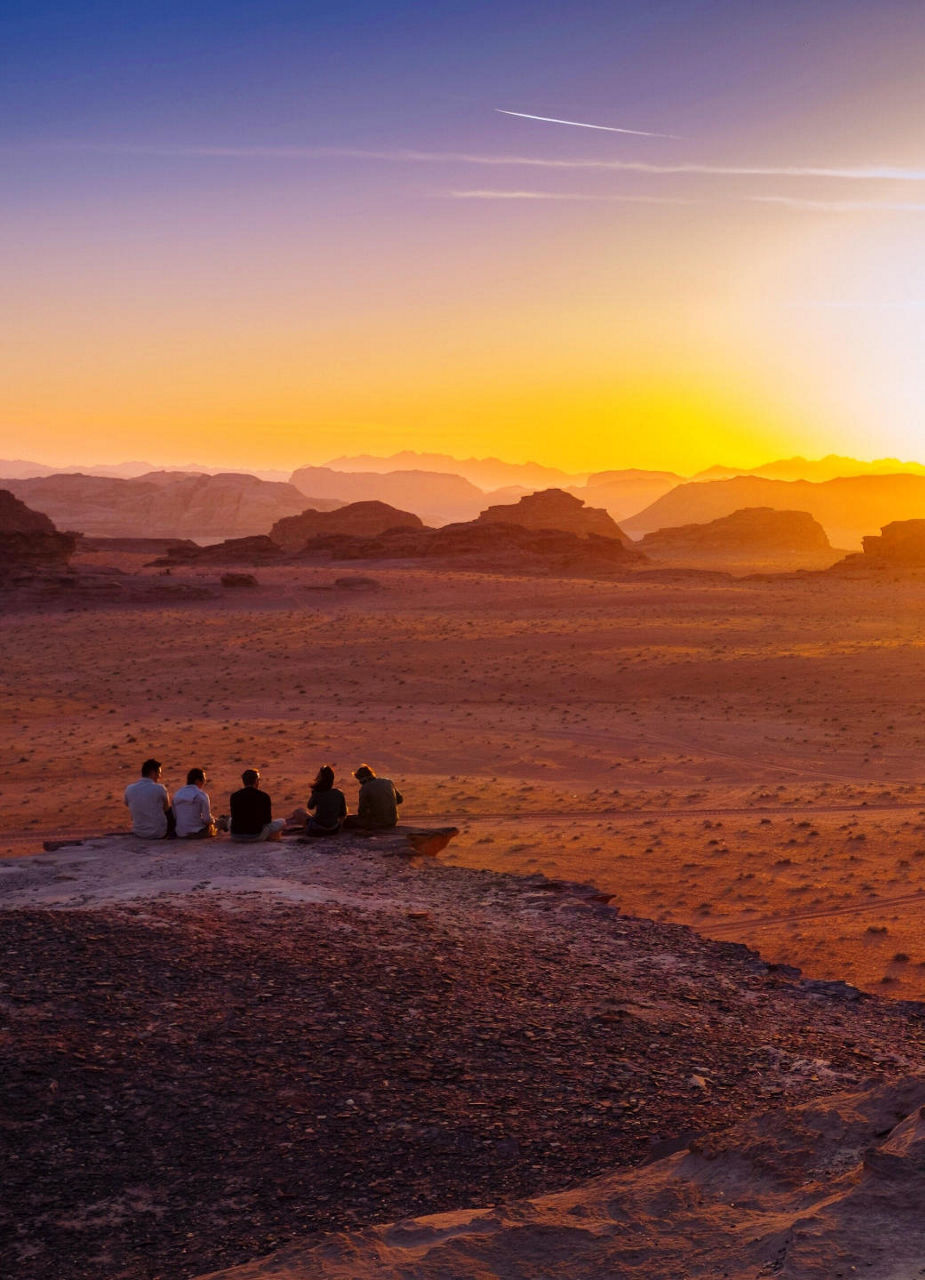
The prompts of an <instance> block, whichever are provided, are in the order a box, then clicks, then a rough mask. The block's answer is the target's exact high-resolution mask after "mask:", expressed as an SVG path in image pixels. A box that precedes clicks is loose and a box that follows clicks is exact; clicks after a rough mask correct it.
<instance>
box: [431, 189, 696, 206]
mask: <svg viewBox="0 0 925 1280" xmlns="http://www.w3.org/2000/svg"><path fill="white" fill-rule="evenodd" d="M441 194H442V195H444V196H447V197H449V198H450V199H453V200H566V201H569V200H571V201H576V200H577V201H590V202H597V203H600V202H603V203H605V204H702V203H703V202H702V201H700V200H691V199H686V198H685V197H684V196H633V195H626V196H622V195H590V194H588V193H586V192H581V191H577V192H562V191H486V190H474V191H445V192H441Z"/></svg>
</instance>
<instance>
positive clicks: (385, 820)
mask: <svg viewBox="0 0 925 1280" xmlns="http://www.w3.org/2000/svg"><path fill="white" fill-rule="evenodd" d="M353 776H354V777H355V778H356V780H357V782H358V783H359V784H360V794H359V797H358V799H357V814H356V818H355V819H354V820H353V821H352V822H350V823H349V824H345V825H350V826H357V827H366V828H367V829H369V830H375V831H385V830H388V828H389V827H394V826H395V824H396V823H397V822H398V806H399V805H400V804H401V803H402V800H403V799H404V797H403V796H402V793H401V792H400V791H399V790H398V789H397V788H396V786H395V784H394V782H393V781H392V780H391V778H377V777H376V775H375V773H374V772H373V771H372V769H370V767H369V765H368V764H361V765H360V767H359V769H356V770H355V771H354V774H353Z"/></svg>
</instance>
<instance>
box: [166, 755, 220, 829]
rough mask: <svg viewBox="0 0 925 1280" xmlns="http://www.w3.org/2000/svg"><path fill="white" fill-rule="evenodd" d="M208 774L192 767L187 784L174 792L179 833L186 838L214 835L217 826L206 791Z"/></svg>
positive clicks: (174, 808) (174, 805)
mask: <svg viewBox="0 0 925 1280" xmlns="http://www.w3.org/2000/svg"><path fill="white" fill-rule="evenodd" d="M205 785H206V775H205V774H204V773H203V771H202V770H201V769H190V771H189V773H188V774H187V775H186V786H185V787H181V788H180V790H179V791H176V792H174V797H173V811H174V813H175V814H176V815H177V835H178V836H180V837H182V839H184V840H204V839H206V838H207V837H208V836H214V835H215V833H216V831H217V827H216V825H215V823H214V821H213V820H212V809H211V804H210V801H209V797H208V796H207V795H206V793H205V790H204V788H205Z"/></svg>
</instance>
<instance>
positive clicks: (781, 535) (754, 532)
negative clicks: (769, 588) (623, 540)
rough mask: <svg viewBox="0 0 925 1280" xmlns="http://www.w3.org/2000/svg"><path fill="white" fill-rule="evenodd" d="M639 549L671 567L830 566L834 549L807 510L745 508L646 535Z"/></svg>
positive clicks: (820, 526)
mask: <svg viewBox="0 0 925 1280" xmlns="http://www.w3.org/2000/svg"><path fill="white" fill-rule="evenodd" d="M639 549H640V550H641V551H643V552H645V554H646V555H648V556H651V557H652V559H653V560H658V561H662V562H669V563H671V564H675V565H696V564H704V563H710V564H715V563H717V562H722V563H723V564H737V563H738V564H756V565H758V564H777V563H780V564H787V565H794V566H796V565H799V566H801V567H807V568H809V567H815V566H824V567H828V566H829V565H830V564H831V563H832V561H833V560H834V558H835V555H837V552H833V551H832V548H831V546H830V544H829V540H828V538H827V537H826V536H825V530H824V529H823V528H822V525H821V524H819V522H818V521H817V520H814V519H813V517H812V516H811V515H810V514H809V512H807V511H776V510H774V509H773V508H772V507H745V508H743V509H742V510H741V511H734V512H733V513H732V515H728V516H721V517H720V518H719V519H718V520H711V521H709V522H708V523H707V524H685V525H680V526H677V527H675V528H668V529H658V530H656V532H655V533H647V534H646V536H645V537H644V538H643V539H641V541H640V542H639Z"/></svg>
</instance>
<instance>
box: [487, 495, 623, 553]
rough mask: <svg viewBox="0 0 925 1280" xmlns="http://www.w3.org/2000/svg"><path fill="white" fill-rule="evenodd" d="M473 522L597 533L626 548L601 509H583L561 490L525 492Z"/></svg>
mask: <svg viewBox="0 0 925 1280" xmlns="http://www.w3.org/2000/svg"><path fill="white" fill-rule="evenodd" d="M473 523H475V524H516V525H520V526H521V527H522V528H524V529H535V530H541V529H556V530H560V531H562V532H565V533H577V534H578V536H579V537H586V536H587V535H588V534H596V535H597V536H598V537H601V538H613V539H614V540H615V541H616V542H620V543H622V544H623V545H624V546H629V544H630V540H629V538H627V536H626V534H625V533H624V532H623V530H622V529H621V528H620V526H619V525H618V524H617V522H616V521H615V520H614V519H613V517H612V516H610V515H608V514H607V512H606V511H605V510H604V508H603V507H589V506H586V505H585V503H584V502H583V501H582V499H581V498H576V497H575V495H574V494H571V493H566V492H565V490H564V489H541V490H540V492H539V493H528V494H526V495H525V496H524V497H523V498H521V499H520V501H519V502H512V503H510V504H509V505H507V504H506V505H498V506H493V507H488V508H487V509H486V510H485V511H483V512H482V513H481V514H480V515H479V516H478V518H477V520H475V521H474V522H473Z"/></svg>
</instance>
